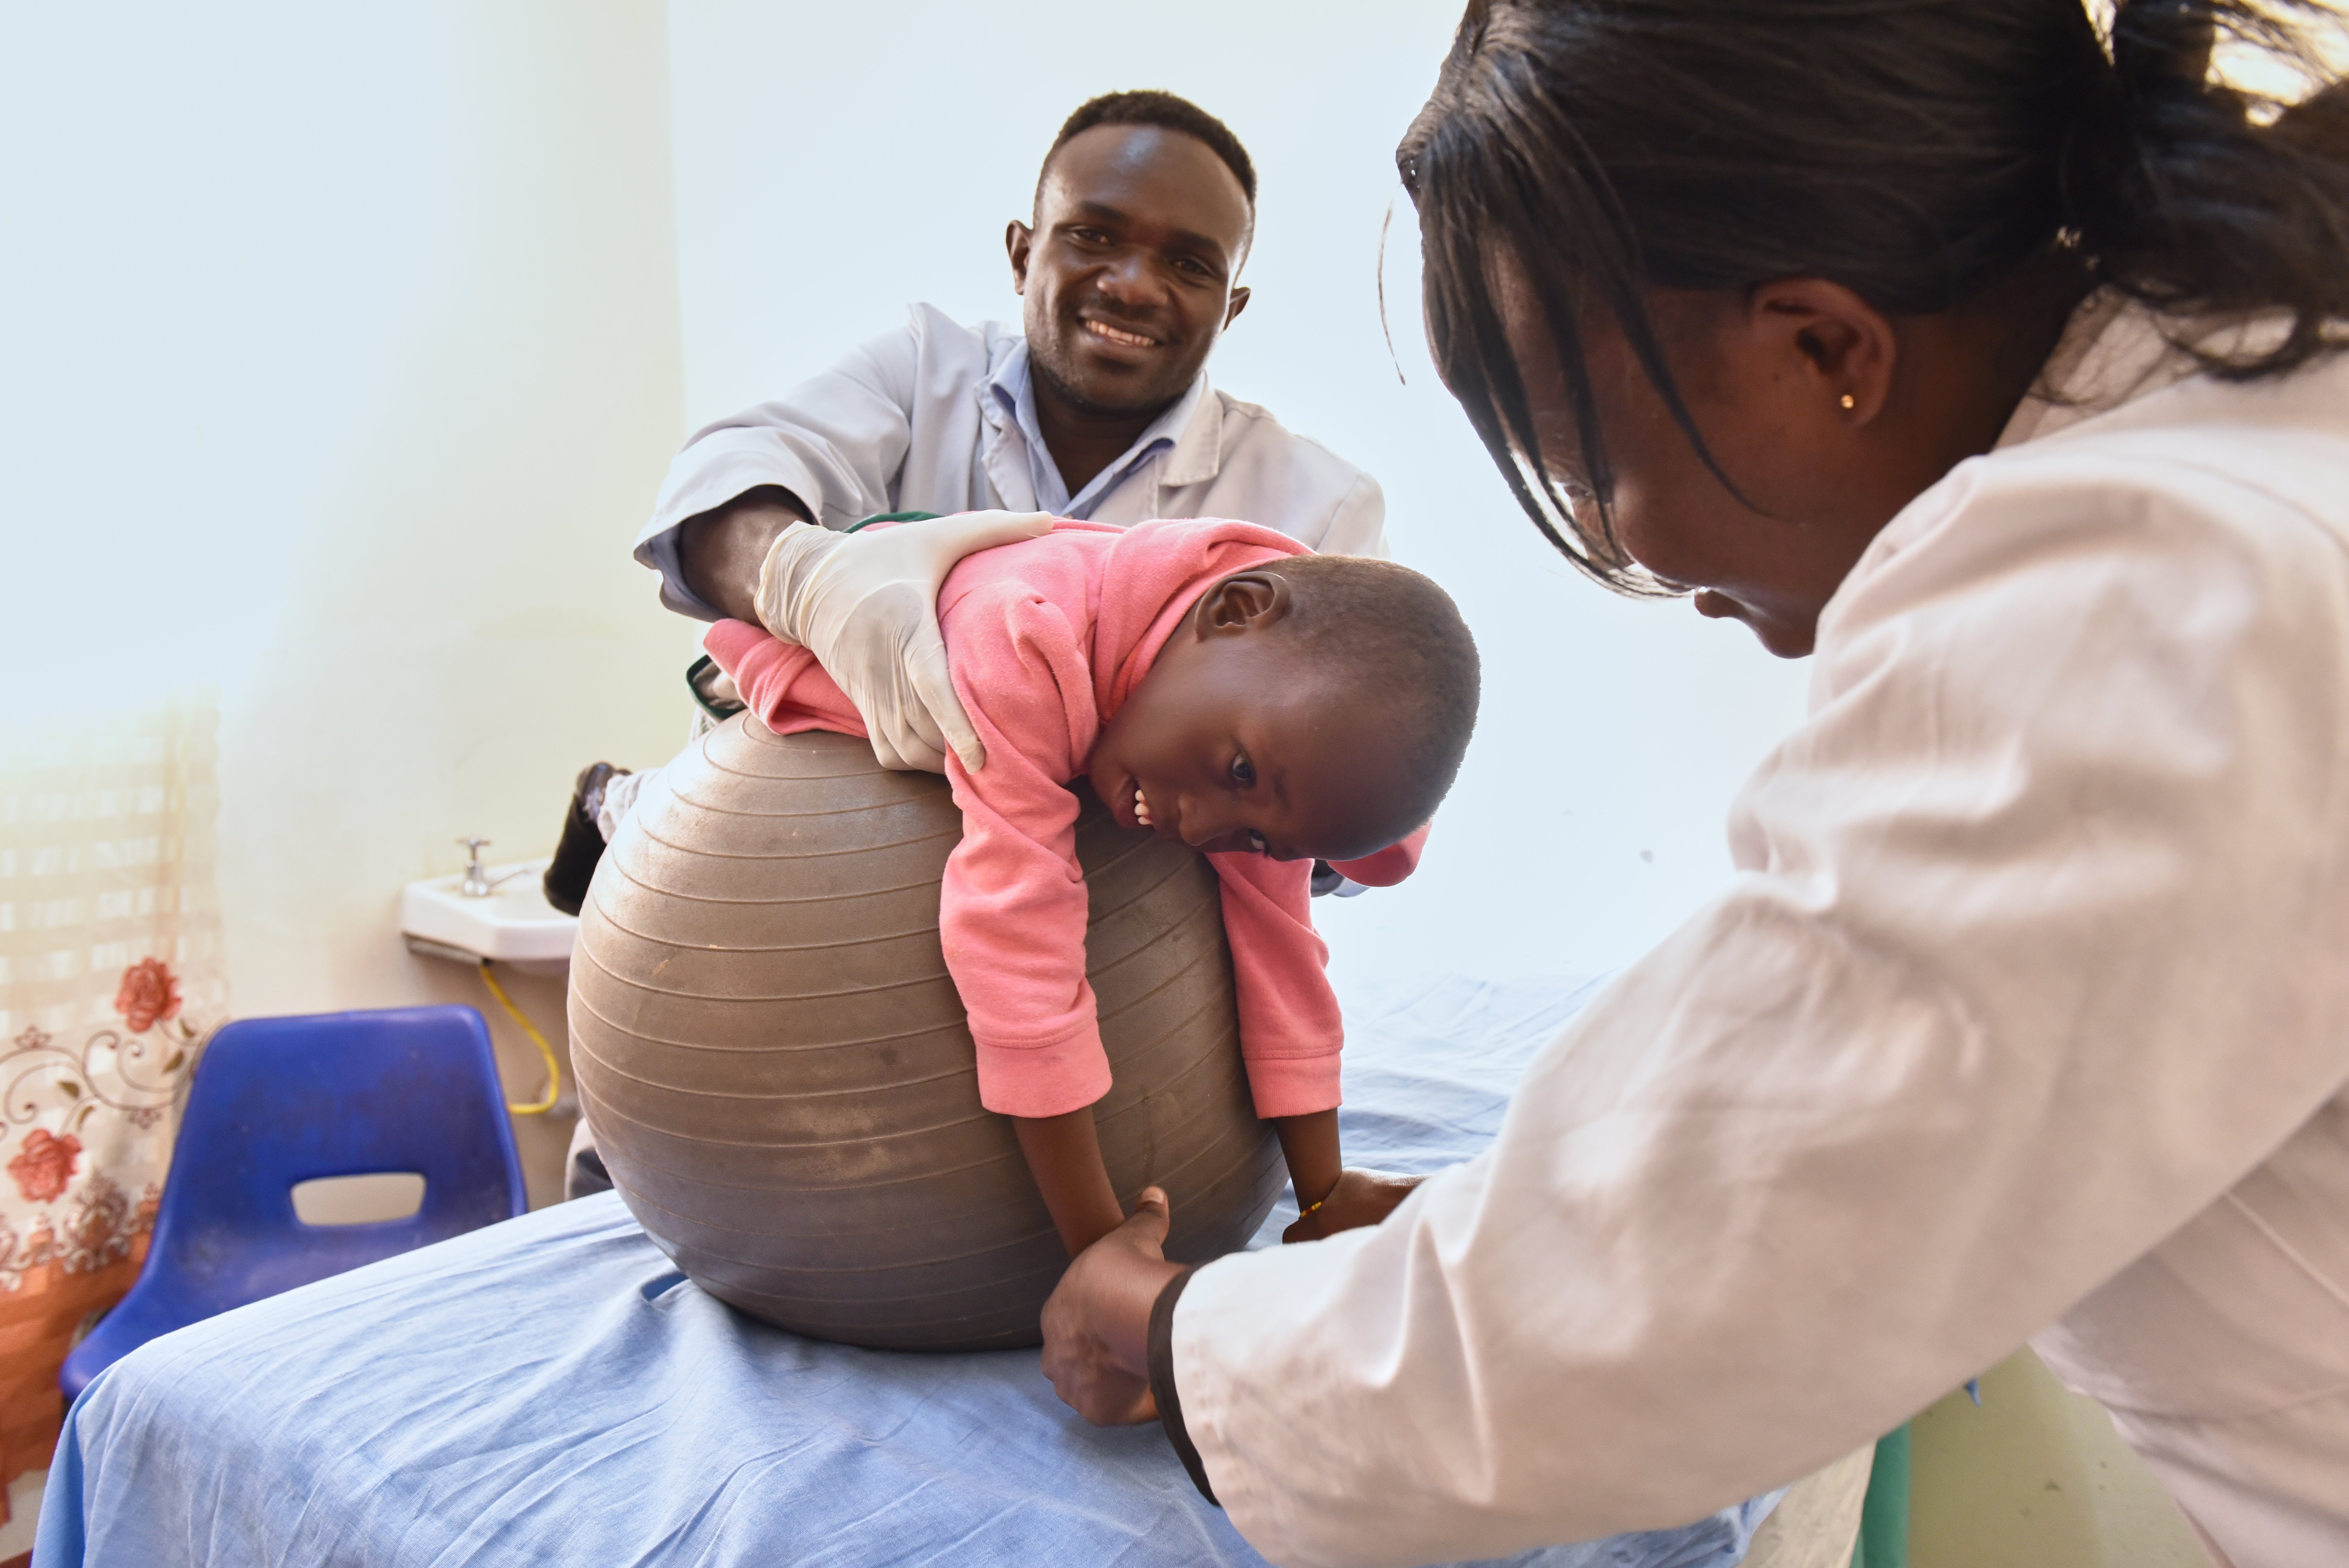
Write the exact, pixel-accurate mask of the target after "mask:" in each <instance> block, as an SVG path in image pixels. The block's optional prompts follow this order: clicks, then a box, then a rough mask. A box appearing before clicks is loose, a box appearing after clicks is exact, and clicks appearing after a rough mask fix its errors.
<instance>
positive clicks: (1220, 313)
mask: <svg viewBox="0 0 2349 1568" xmlns="http://www.w3.org/2000/svg"><path fill="white" fill-rule="evenodd" d="M1035 216H1036V221H1035V226H1034V227H1033V228H1032V229H1031V228H1030V227H1029V225H1027V224H1025V223H1017V222H1015V223H1013V224H1012V225H1011V231H1010V234H1009V242H1010V252H1011V275H1012V279H1013V282H1014V283H1015V284H1017V285H1018V287H1019V292H1020V294H1022V295H1023V296H1024V297H1025V299H1026V309H1025V311H1024V316H1025V322H1026V326H1027V332H1028V350H1029V354H1030V356H1031V358H1032V362H1033V364H1034V366H1035V367H1036V370H1037V371H1038V373H1039V374H1040V375H1041V376H1043V377H1046V378H1047V379H1049V380H1050V382H1051V383H1052V385H1053V387H1054V388H1055V390H1057V391H1059V392H1060V393H1061V396H1062V397H1065V398H1066V399H1067V400H1068V401H1069V402H1070V403H1071V404H1073V405H1075V406H1076V407H1080V408H1082V409H1085V410H1087V411H1088V412H1096V413H1102V414H1134V413H1146V412H1153V411H1155V410H1156V409H1159V408H1163V407H1165V406H1166V405H1168V404H1170V403H1172V402H1174V400H1175V399H1176V398H1178V397H1181V396H1182V395H1183V393H1184V390H1185V388H1186V387H1189V386H1190V384H1191V381H1192V378H1193V377H1195V376H1197V375H1198V373H1199V366H1202V365H1204V364H1206V359H1207V355H1208V352H1209V351H1210V350H1212V349H1213V348H1214V347H1215V346H1216V337H1217V336H1218V335H1221V334H1222V332H1223V329H1224V328H1225V327H1226V325H1230V323H1231V321H1232V319H1233V318H1234V317H1236V316H1237V315H1239V313H1240V309H1241V307H1242V306H1244V305H1246V304H1247V290H1246V289H1244V288H1236V287H1234V286H1233V284H1232V280H1233V278H1234V277H1235V276H1237V273H1238V272H1239V268H1240V263H1241V262H1242V261H1243V260H1244V259H1245V258H1246V255H1247V242H1248V232H1249V229H1250V226H1251V224H1252V223H1253V222H1254V216H1255V215H1254V213H1253V212H1252V211H1250V210H1249V205H1248V199H1247V192H1246V191H1243V190H1242V189H1241V188H1240V182H1239V180H1238V178H1237V176H1236V175H1234V174H1233V173H1232V171H1231V170H1230V169H1229V168H1227V167H1226V165H1225V163H1224V160H1222V159H1220V158H1218V157H1216V154H1215V152H1214V150H1212V149H1210V148H1209V147H1208V146H1207V144H1206V142H1204V141H1201V140H1199V139H1197V138H1195V137H1192V136H1187V135H1185V134H1184V133H1183V132H1181V131H1176V130H1167V129H1163V128H1161V127H1158V126H1151V125H1097V126H1094V127H1093V128H1092V129H1090V130H1086V131H1081V132H1080V133H1078V134H1077V135H1076V136H1073V137H1071V138H1070V139H1069V140H1068V141H1067V142H1066V143H1065V144H1063V145H1062V146H1061V149H1060V150H1059V151H1057V152H1055V153H1054V154H1053V155H1052V157H1051V160H1050V162H1049V163H1047V164H1046V166H1045V169H1044V177H1043V179H1042V181H1040V183H1039V185H1038V186H1037V191H1036V215H1035Z"/></svg>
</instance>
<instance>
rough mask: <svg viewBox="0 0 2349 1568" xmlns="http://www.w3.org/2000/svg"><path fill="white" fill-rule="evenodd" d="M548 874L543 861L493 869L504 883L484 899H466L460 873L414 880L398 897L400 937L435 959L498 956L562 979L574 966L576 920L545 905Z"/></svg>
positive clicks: (492, 873) (494, 878)
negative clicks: (542, 880)
mask: <svg viewBox="0 0 2349 1568" xmlns="http://www.w3.org/2000/svg"><path fill="white" fill-rule="evenodd" d="M545 870H546V862H545V861H543V860H539V861H512V862H510V863H508V864H505V865H502V866H491V867H489V868H488V871H489V876H490V880H491V881H492V882H501V881H502V886H499V887H497V888H495V889H494V890H493V891H492V892H491V893H490V894H489V895H488V896H487V897H485V898H468V897H466V896H465V894H464V892H462V891H461V890H462V888H463V885H464V881H465V878H464V875H463V873H461V872H460V873H458V874H456V875H453V876H445V877H434V878H432V879H431V880H430V881H429V882H409V884H408V885H407V886H406V887H405V888H402V889H401V890H400V893H399V930H400V934H401V935H403V936H405V937H407V938H408V945H409V950H410V951H412V952H416V953H423V954H430V955H431V956H434V957H438V958H452V959H457V960H460V961H465V962H470V961H471V960H474V959H479V958H494V959H496V960H497V961H498V962H499V963H501V964H511V965H513V966H514V967H515V968H517V969H520V970H523V971H524V972H525V973H530V974H559V973H561V972H562V971H563V970H564V969H567V968H569V967H570V965H571V939H572V938H573V937H574V935H576V934H577V933H578V930H579V920H578V917H577V916H576V915H569V914H565V913H563V912H562V911H561V910H559V909H557V908H555V907H554V905H553V904H551V903H547V902H546V895H545V894H544V893H543V892H540V891H539V877H540V874H541V873H542V872H544V871H545ZM509 872H512V873H515V874H513V875H512V877H510V878H509V877H508V875H507V873H509Z"/></svg>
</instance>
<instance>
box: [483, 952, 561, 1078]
mask: <svg viewBox="0 0 2349 1568" xmlns="http://www.w3.org/2000/svg"><path fill="white" fill-rule="evenodd" d="M481 984H482V985H487V986H488V987H489V988H490V995H492V996H495V997H496V998H497V999H498V1005H499V1006H502V1007H503V1008H504V1009H505V1010H506V1014H507V1016H510V1017H512V1019H513V1021H514V1022H515V1023H517V1024H520V1025H521V1026H522V1032H523V1034H525V1035H528V1036H529V1037H530V1043H531V1044H532V1045H533V1046H536V1047H538V1054H539V1055H540V1056H542V1057H545V1058H546V1098H545V1099H542V1100H537V1101H534V1102H533V1103H532V1104H529V1105H516V1104H514V1103H513V1102H512V1101H511V1100H509V1101H507V1102H506V1109H507V1111H509V1112H510V1113H511V1114H512V1115H515V1116H544V1115H545V1114H546V1113H547V1112H548V1111H550V1110H553V1109H554V1097H555V1095H556V1094H557V1093H559V1092H560V1091H561V1090H562V1088H563V1068H562V1066H561V1065H560V1064H559V1063H557V1062H556V1061H555V1059H554V1047H553V1046H550V1045H548V1044H547V1043H546V1037H545V1036H544V1035H542V1034H540V1033H539V1032H538V1026H537V1025H536V1024H533V1023H532V1022H531V1021H530V1020H529V1019H528V1018H526V1017H524V1016H523V1011H522V1009H521V1008H520V1007H517V1006H514V1005H513V998H512V997H511V996H509V995H506V988H505V987H504V986H502V985H499V984H498V977H497V976H496V975H492V974H491V973H490V961H489V960H488V959H486V958H484V959H482V960H481Z"/></svg>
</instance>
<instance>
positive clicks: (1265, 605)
mask: <svg viewBox="0 0 2349 1568" xmlns="http://www.w3.org/2000/svg"><path fill="white" fill-rule="evenodd" d="M1288 605H1289V592H1288V578H1286V577H1283V576H1282V575H1281V574H1280V573H1278V572H1263V571H1257V572H1237V573H1233V574H1232V575H1231V576H1229V577H1226V578H1225V579H1224V580H1223V581H1222V582H1221V583H1216V585H1215V586H1214V587H1213V588H1210V589H1208V590H1207V591H1206V593H1205V594H1203V595H1201V596H1200V599H1199V607H1198V608H1197V609H1196V610H1195V611H1193V612H1192V615H1191V622H1192V624H1193V626H1194V627H1195V628H1196V630H1197V634H1198V636H1199V639H1200V641H1202V642H1205V641H1206V639H1207V638H1209V637H1230V636H1237V635H1240V634H1245V633H1248V632H1257V631H1262V630H1263V629H1264V628H1266V627H1267V626H1269V625H1271V624H1273V623H1275V622H1277V621H1278V620H1279V619H1280V618H1281V617H1282V616H1283V615H1286V614H1288Z"/></svg>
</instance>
